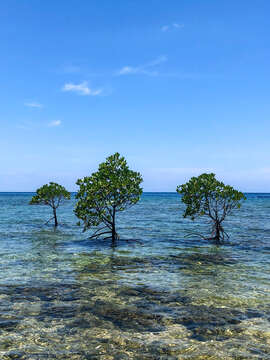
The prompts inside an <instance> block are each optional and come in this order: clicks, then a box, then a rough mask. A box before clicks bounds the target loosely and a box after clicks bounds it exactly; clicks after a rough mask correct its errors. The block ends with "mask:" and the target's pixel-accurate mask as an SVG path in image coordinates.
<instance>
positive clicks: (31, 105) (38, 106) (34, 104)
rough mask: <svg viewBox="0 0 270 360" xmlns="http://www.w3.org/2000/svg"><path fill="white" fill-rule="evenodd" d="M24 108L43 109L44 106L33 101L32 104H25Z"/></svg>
mask: <svg viewBox="0 0 270 360" xmlns="http://www.w3.org/2000/svg"><path fill="white" fill-rule="evenodd" d="M24 106H27V107H32V108H43V105H42V104H40V103H38V102H35V101H32V102H26V103H24Z"/></svg>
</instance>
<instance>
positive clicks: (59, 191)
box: [29, 182, 70, 226]
mask: <svg viewBox="0 0 270 360" xmlns="http://www.w3.org/2000/svg"><path fill="white" fill-rule="evenodd" d="M64 199H66V200H69V199H70V193H69V192H68V191H67V190H66V189H65V188H64V186H62V185H59V184H57V183H54V182H50V183H49V184H46V185H43V186H41V187H40V188H39V189H37V191H36V195H35V196H33V197H32V199H31V201H30V203H29V204H30V205H47V206H50V207H51V208H52V210H53V217H52V218H51V219H50V220H52V219H54V225H55V226H57V225H58V220H57V215H56V209H57V208H58V207H59V206H60V205H61V203H62V202H63V200H64ZM50 220H49V221H50ZM49 221H48V222H49Z"/></svg>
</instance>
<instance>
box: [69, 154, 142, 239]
mask: <svg viewBox="0 0 270 360" xmlns="http://www.w3.org/2000/svg"><path fill="white" fill-rule="evenodd" d="M141 182H142V176H141V174H140V173H138V172H135V171H132V170H130V169H129V167H128V165H127V162H126V160H125V158H124V157H121V156H120V154H119V153H115V154H114V155H111V156H109V157H108V158H107V159H106V161H105V162H103V163H101V164H100V165H99V168H98V171H97V172H95V173H93V174H92V175H91V176H88V177H84V178H83V179H79V180H78V181H77V183H76V184H77V185H79V187H80V188H79V191H78V193H77V195H76V198H77V199H78V202H77V204H76V207H75V210H74V212H75V214H76V216H77V217H78V218H79V219H81V220H82V221H83V224H84V231H85V230H87V229H91V228H93V227H98V226H99V225H101V224H102V225H103V227H102V228H100V229H97V230H96V232H95V234H94V235H93V237H98V236H101V235H105V234H110V236H108V238H112V239H113V240H115V238H117V233H116V230H115V215H116V213H117V212H119V211H124V210H125V209H127V208H129V207H130V206H132V205H134V204H136V203H137V202H138V201H139V199H140V196H141V194H142V188H141V187H140V184H141ZM78 224H80V223H78ZM102 229H106V230H107V231H103V232H102V231H101V230H102Z"/></svg>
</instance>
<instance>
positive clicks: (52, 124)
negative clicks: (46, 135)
mask: <svg viewBox="0 0 270 360" xmlns="http://www.w3.org/2000/svg"><path fill="white" fill-rule="evenodd" d="M61 124H62V122H61V120H55V121H51V122H50V123H49V124H48V126H49V127H56V126H60V125H61Z"/></svg>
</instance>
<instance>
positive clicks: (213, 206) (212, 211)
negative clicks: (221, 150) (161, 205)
mask: <svg viewBox="0 0 270 360" xmlns="http://www.w3.org/2000/svg"><path fill="white" fill-rule="evenodd" d="M176 191H177V192H178V193H179V194H180V195H182V202H183V203H184V204H185V205H186V209H185V213H184V215H183V216H184V217H190V218H191V219H192V220H194V219H195V218H196V217H198V216H207V217H209V218H210V219H211V221H212V223H213V233H214V235H215V236H213V238H215V239H216V240H217V241H219V240H220V237H222V239H224V233H225V232H224V229H223V228H222V226H221V223H222V222H223V221H224V220H225V218H226V216H227V215H229V214H231V213H232V211H233V210H234V209H237V208H238V209H239V208H240V206H241V201H242V200H245V196H244V194H243V193H241V192H240V191H237V190H235V189H234V188H233V187H232V186H230V185H225V184H224V183H223V182H221V181H218V180H217V179H216V178H215V174H213V173H211V174H202V175H200V176H198V177H192V178H191V179H190V180H189V181H188V182H187V183H186V184H183V185H179V186H178V187H177V189H176ZM225 234H226V233H225Z"/></svg>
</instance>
